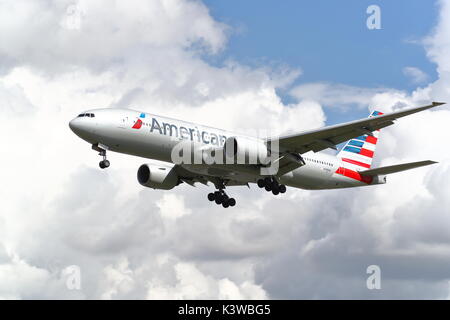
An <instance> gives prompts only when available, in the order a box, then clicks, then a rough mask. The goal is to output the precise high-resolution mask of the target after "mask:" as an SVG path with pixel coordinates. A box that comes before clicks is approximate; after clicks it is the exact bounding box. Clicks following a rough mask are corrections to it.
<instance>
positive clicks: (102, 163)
mask: <svg viewBox="0 0 450 320" xmlns="http://www.w3.org/2000/svg"><path fill="white" fill-rule="evenodd" d="M98 165H99V167H100V168H101V169H105V168H108V167H109V161H108V160H102V161H100V162H99V163H98Z"/></svg>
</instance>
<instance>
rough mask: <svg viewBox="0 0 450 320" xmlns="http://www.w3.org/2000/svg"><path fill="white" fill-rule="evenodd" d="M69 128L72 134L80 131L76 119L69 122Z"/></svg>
mask: <svg viewBox="0 0 450 320" xmlns="http://www.w3.org/2000/svg"><path fill="white" fill-rule="evenodd" d="M69 128H70V130H72V131H73V132H74V133H79V132H80V129H81V126H80V122H79V119H77V118H75V119H72V120H71V121H70V122H69Z"/></svg>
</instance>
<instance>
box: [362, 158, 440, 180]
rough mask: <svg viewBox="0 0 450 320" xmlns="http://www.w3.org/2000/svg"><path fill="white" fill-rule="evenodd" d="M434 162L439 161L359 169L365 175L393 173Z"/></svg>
mask: <svg viewBox="0 0 450 320" xmlns="http://www.w3.org/2000/svg"><path fill="white" fill-rule="evenodd" d="M433 163H437V162H436V161H431V160H425V161H417V162H410V163H403V164H396V165H393V166H387V167H380V168H375V169H369V170H364V171H359V173H360V174H362V175H364V176H377V175H380V174H391V173H396V172H400V171H405V170H409V169H414V168H418V167H423V166H428V165H430V164H433Z"/></svg>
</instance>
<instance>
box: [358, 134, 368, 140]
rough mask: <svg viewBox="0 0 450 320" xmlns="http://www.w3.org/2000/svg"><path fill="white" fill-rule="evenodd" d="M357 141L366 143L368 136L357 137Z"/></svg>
mask: <svg viewBox="0 0 450 320" xmlns="http://www.w3.org/2000/svg"><path fill="white" fill-rule="evenodd" d="M355 139H358V140H362V141H366V139H367V135H364V136H359V137H356V138H355Z"/></svg>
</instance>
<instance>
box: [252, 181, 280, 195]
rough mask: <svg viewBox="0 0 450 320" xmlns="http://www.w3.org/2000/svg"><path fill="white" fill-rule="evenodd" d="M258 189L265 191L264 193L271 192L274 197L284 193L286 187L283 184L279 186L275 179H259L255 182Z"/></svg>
mask: <svg viewBox="0 0 450 320" xmlns="http://www.w3.org/2000/svg"><path fill="white" fill-rule="evenodd" d="M256 183H257V184H258V187H260V188H264V189H266V191H268V192H269V191H272V193H273V194H274V195H278V194H280V193H285V192H286V186H285V185H284V184H279V183H278V181H277V180H276V179H275V178H273V177H272V178H269V177H266V178H264V179H259V180H258V181H257V182H256Z"/></svg>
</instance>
